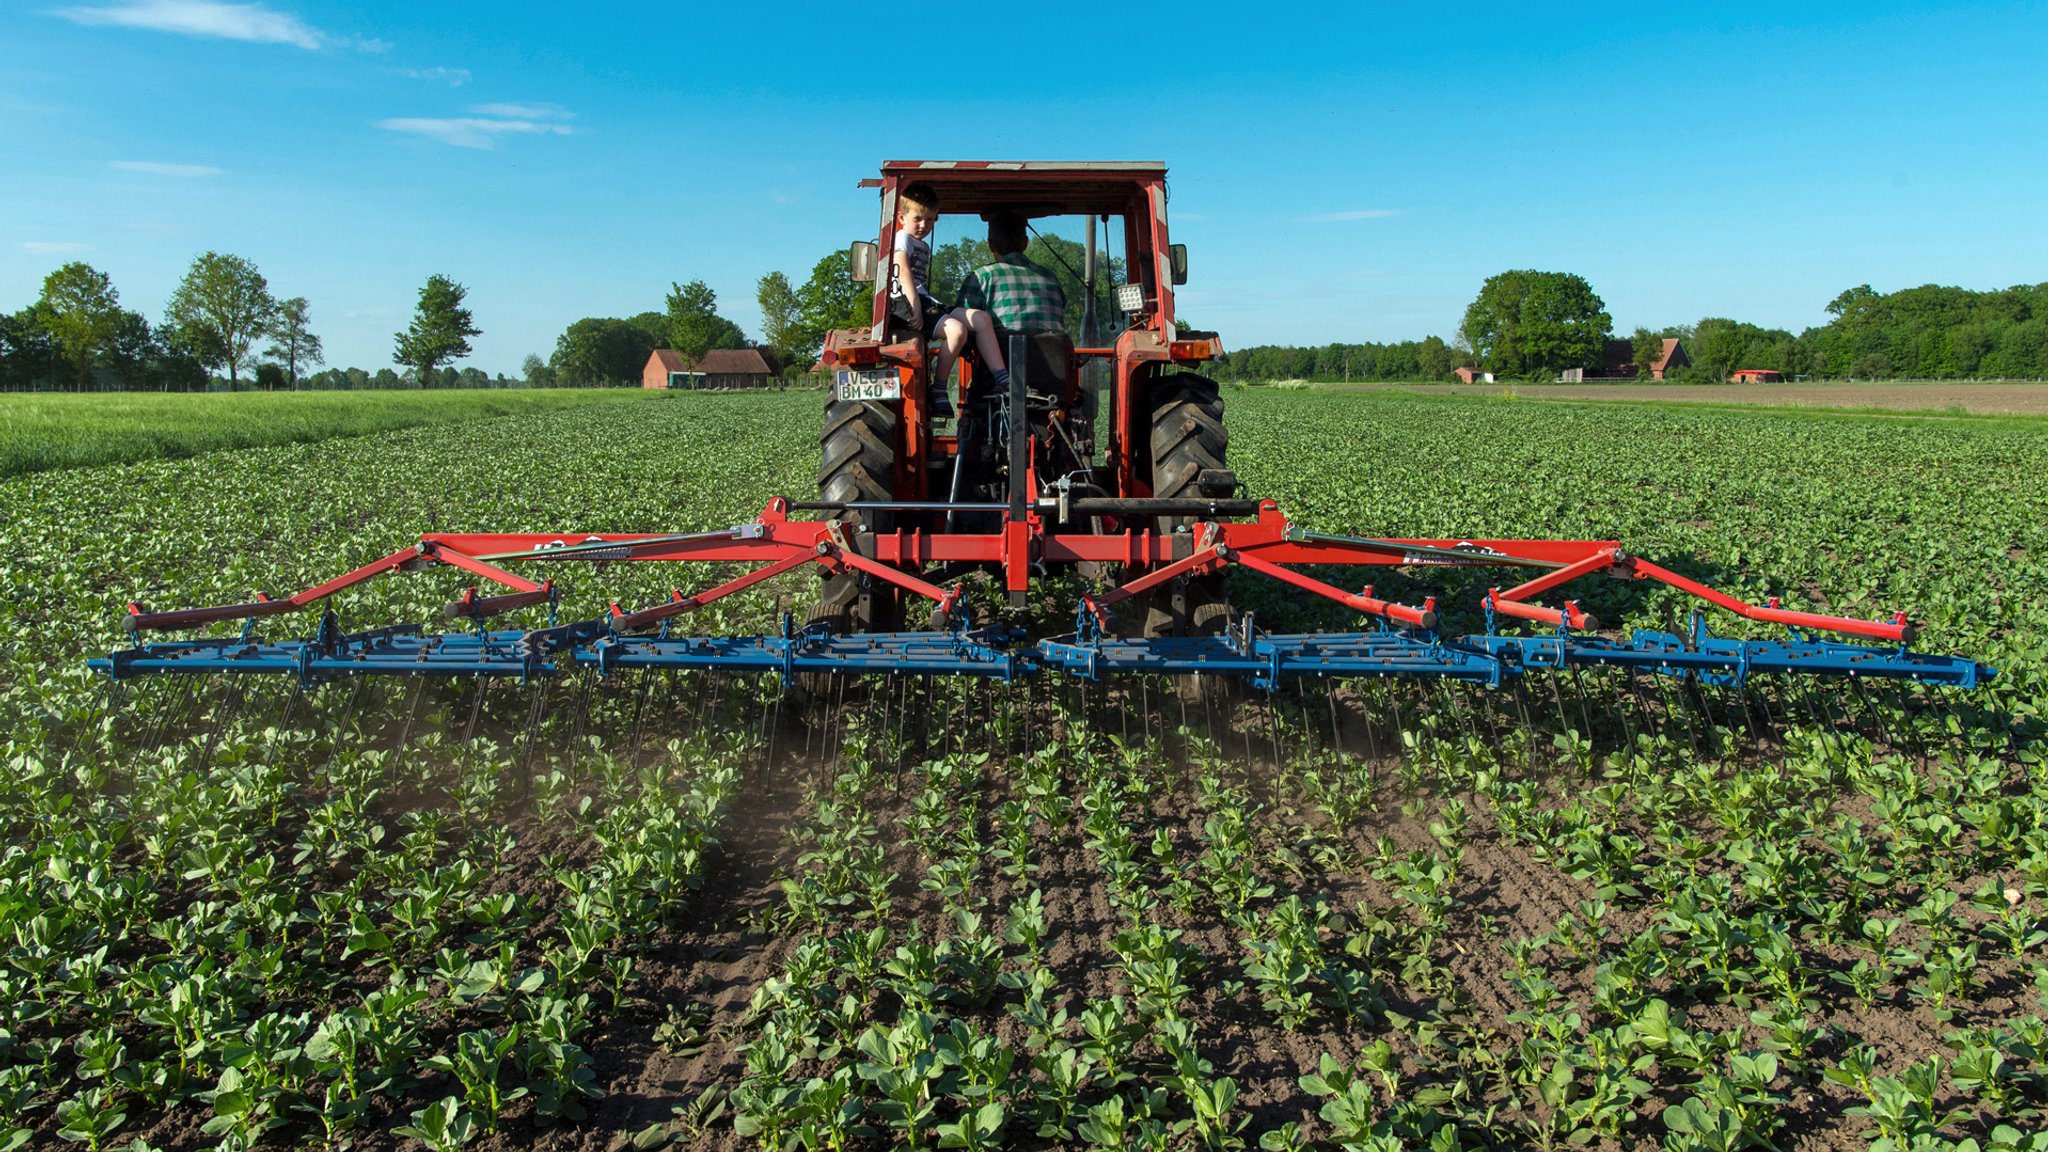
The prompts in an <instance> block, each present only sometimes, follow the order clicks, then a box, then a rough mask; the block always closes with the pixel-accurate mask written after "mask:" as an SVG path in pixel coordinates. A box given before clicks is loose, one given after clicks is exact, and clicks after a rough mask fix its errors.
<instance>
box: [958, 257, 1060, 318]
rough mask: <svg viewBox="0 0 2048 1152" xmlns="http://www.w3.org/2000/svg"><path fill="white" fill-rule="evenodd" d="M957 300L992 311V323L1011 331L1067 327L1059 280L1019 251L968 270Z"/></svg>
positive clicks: (961, 283)
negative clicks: (993, 319) (994, 321)
mask: <svg viewBox="0 0 2048 1152" xmlns="http://www.w3.org/2000/svg"><path fill="white" fill-rule="evenodd" d="M960 304H961V306H962V307H966V308H982V309H986V310H987V311H989V312H992V313H994V314H995V318H996V323H997V324H1000V325H1001V326H1003V327H1004V328H1006V329H1008V330H1010V331H1012V332H1024V333H1033V332H1064V331H1066V330H1067V294H1066V293H1065V292H1063V291H1061V290H1060V282H1059V280H1058V279H1056V278H1055V277H1054V276H1053V274H1052V273H1050V272H1048V271H1046V270H1045V269H1044V268H1041V267H1039V266H1038V265H1036V264H1033V263H1032V262H1031V261H1029V260H1026V259H1025V258H1024V254H1023V253H1022V252H1012V253H1010V254H1009V255H1007V256H998V257H996V262H995V263H993V264H989V265H985V266H983V267H980V268H977V269H975V270H974V271H972V272H969V273H968V274H967V275H966V277H965V278H963V279H962V280H961V281H960Z"/></svg>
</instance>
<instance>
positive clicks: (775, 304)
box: [754, 272, 803, 353]
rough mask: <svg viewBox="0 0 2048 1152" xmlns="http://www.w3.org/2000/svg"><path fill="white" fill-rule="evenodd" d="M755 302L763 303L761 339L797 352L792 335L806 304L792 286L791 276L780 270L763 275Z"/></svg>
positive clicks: (757, 287)
mask: <svg viewBox="0 0 2048 1152" xmlns="http://www.w3.org/2000/svg"><path fill="white" fill-rule="evenodd" d="M754 301H755V303H757V304H759V305H760V306H761V340H762V342H763V343H765V344H768V345H769V346H771V347H773V348H777V349H780V350H781V351H783V352H785V353H788V352H792V351H794V350H795V346H794V345H793V344H791V343H790V338H791V337H792V336H793V335H794V334H795V332H796V330H797V327H798V325H799V324H800V323H801V322H802V316H803V303H802V302H801V301H799V300H798V299H797V298H796V289H794V288H792V287H790V286H789V277H787V276H784V275H783V274H782V273H780V272H770V273H768V274H767V275H766V276H763V277H761V279H760V282H759V283H757V284H756V285H755V286H754Z"/></svg>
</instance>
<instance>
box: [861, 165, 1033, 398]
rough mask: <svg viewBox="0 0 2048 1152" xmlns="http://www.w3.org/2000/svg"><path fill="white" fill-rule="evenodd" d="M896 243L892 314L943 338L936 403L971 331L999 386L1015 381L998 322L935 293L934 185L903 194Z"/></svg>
mask: <svg viewBox="0 0 2048 1152" xmlns="http://www.w3.org/2000/svg"><path fill="white" fill-rule="evenodd" d="M898 200H899V203H898V205H897V209H896V245H895V248H896V250H895V252H894V253H892V254H891V256H890V261H889V262H890V266H891V273H890V276H889V315H890V317H891V318H892V319H894V320H895V321H896V322H897V323H899V324H902V325H903V326H905V327H907V328H910V329H912V330H914V331H916V332H917V334H918V335H920V336H923V337H925V338H927V339H937V340H942V341H944V344H943V346H942V350H941V351H940V353H939V358H938V360H937V361H936V362H935V363H934V365H933V369H932V376H931V391H932V392H933V393H934V397H933V400H934V404H935V405H943V404H944V402H945V396H946V383H947V381H949V380H951V379H952V377H953V365H954V363H955V362H957V361H958V360H959V358H960V354H961V353H963V352H965V351H966V350H967V339H968V336H969V334H970V333H971V334H972V335H973V337H974V345H975V348H976V349H978V350H979V351H980V353H981V362H982V364H983V365H984V366H986V367H987V368H988V369H989V370H990V372H992V373H993V374H994V376H995V382H996V386H997V387H998V388H1008V387H1009V386H1010V370H1009V368H1008V367H1007V366H1006V365H1005V364H1004V363H1003V350H1002V347H1001V346H1000V344H999V343H998V341H997V340H996V326H995V321H994V319H993V318H992V317H990V316H989V314H988V313H987V312H985V311H983V310H981V309H979V308H948V307H946V305H944V304H942V303H940V302H939V300H938V298H937V297H935V296H933V295H932V289H931V272H932V246H931V243H930V241H928V240H927V239H926V237H928V236H930V235H931V234H932V229H933V228H935V227H937V226H938V223H939V196H938V193H937V192H935V191H933V190H932V186H931V185H929V184H925V183H917V184H912V185H911V186H910V187H908V188H905V189H904V190H903V192H902V194H901V195H900V196H899V197H898Z"/></svg>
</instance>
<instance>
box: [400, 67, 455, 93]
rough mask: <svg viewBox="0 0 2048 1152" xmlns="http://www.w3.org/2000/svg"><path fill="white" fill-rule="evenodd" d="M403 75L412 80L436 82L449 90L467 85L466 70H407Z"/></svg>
mask: <svg viewBox="0 0 2048 1152" xmlns="http://www.w3.org/2000/svg"><path fill="white" fill-rule="evenodd" d="M405 74H406V76H407V77H409V78H410V79H413V80H437V81H440V82H442V83H445V84H447V85H448V86H449V87H450V88H460V87H462V86H463V85H464V84H467V83H469V69H467V68H407V69H406V70H405Z"/></svg>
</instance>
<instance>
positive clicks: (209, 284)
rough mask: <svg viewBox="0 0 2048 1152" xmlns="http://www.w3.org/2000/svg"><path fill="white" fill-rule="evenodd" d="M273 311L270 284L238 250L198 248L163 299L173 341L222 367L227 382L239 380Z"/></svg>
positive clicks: (210, 364)
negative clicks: (190, 262)
mask: <svg viewBox="0 0 2048 1152" xmlns="http://www.w3.org/2000/svg"><path fill="white" fill-rule="evenodd" d="M276 312H277V301H276V300H274V299H272V298H271V295H270V285H269V283H268V282H266V281H265V280H264V279H263V274H262V273H261V272H258V271H257V270H256V265H255V264H253V263H251V262H250V261H248V260H245V259H243V258H242V257H240V256H234V255H229V254H227V253H222V252H202V253H200V254H199V256H198V257H197V258H196V259H194V260H193V261H192V267H191V269H190V270H188V271H187V272H186V273H185V279H184V280H183V281H181V282H180V283H179V284H178V287H177V290H176V291H174V292H172V293H171V298H170V300H169V302H167V303H166V304H165V305H164V325H165V327H167V328H169V329H170V331H171V344H172V346H173V347H175V348H178V349H179V350H181V351H184V352H187V353H189V354H190V355H191V356H192V357H193V358H194V359H195V360H198V361H199V362H200V363H201V364H203V365H205V366H206V367H207V368H209V369H213V368H226V369H227V372H228V383H229V384H230V386H232V385H234V384H236V383H239V382H240V380H241V370H242V365H243V363H245V362H246V361H247V360H248V359H249V350H250V349H251V348H253V347H255V345H256V341H257V340H258V339H260V338H262V336H263V334H264V333H265V332H267V331H269V329H270V322H271V319H272V317H273V316H274V315H275V314H276Z"/></svg>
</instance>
